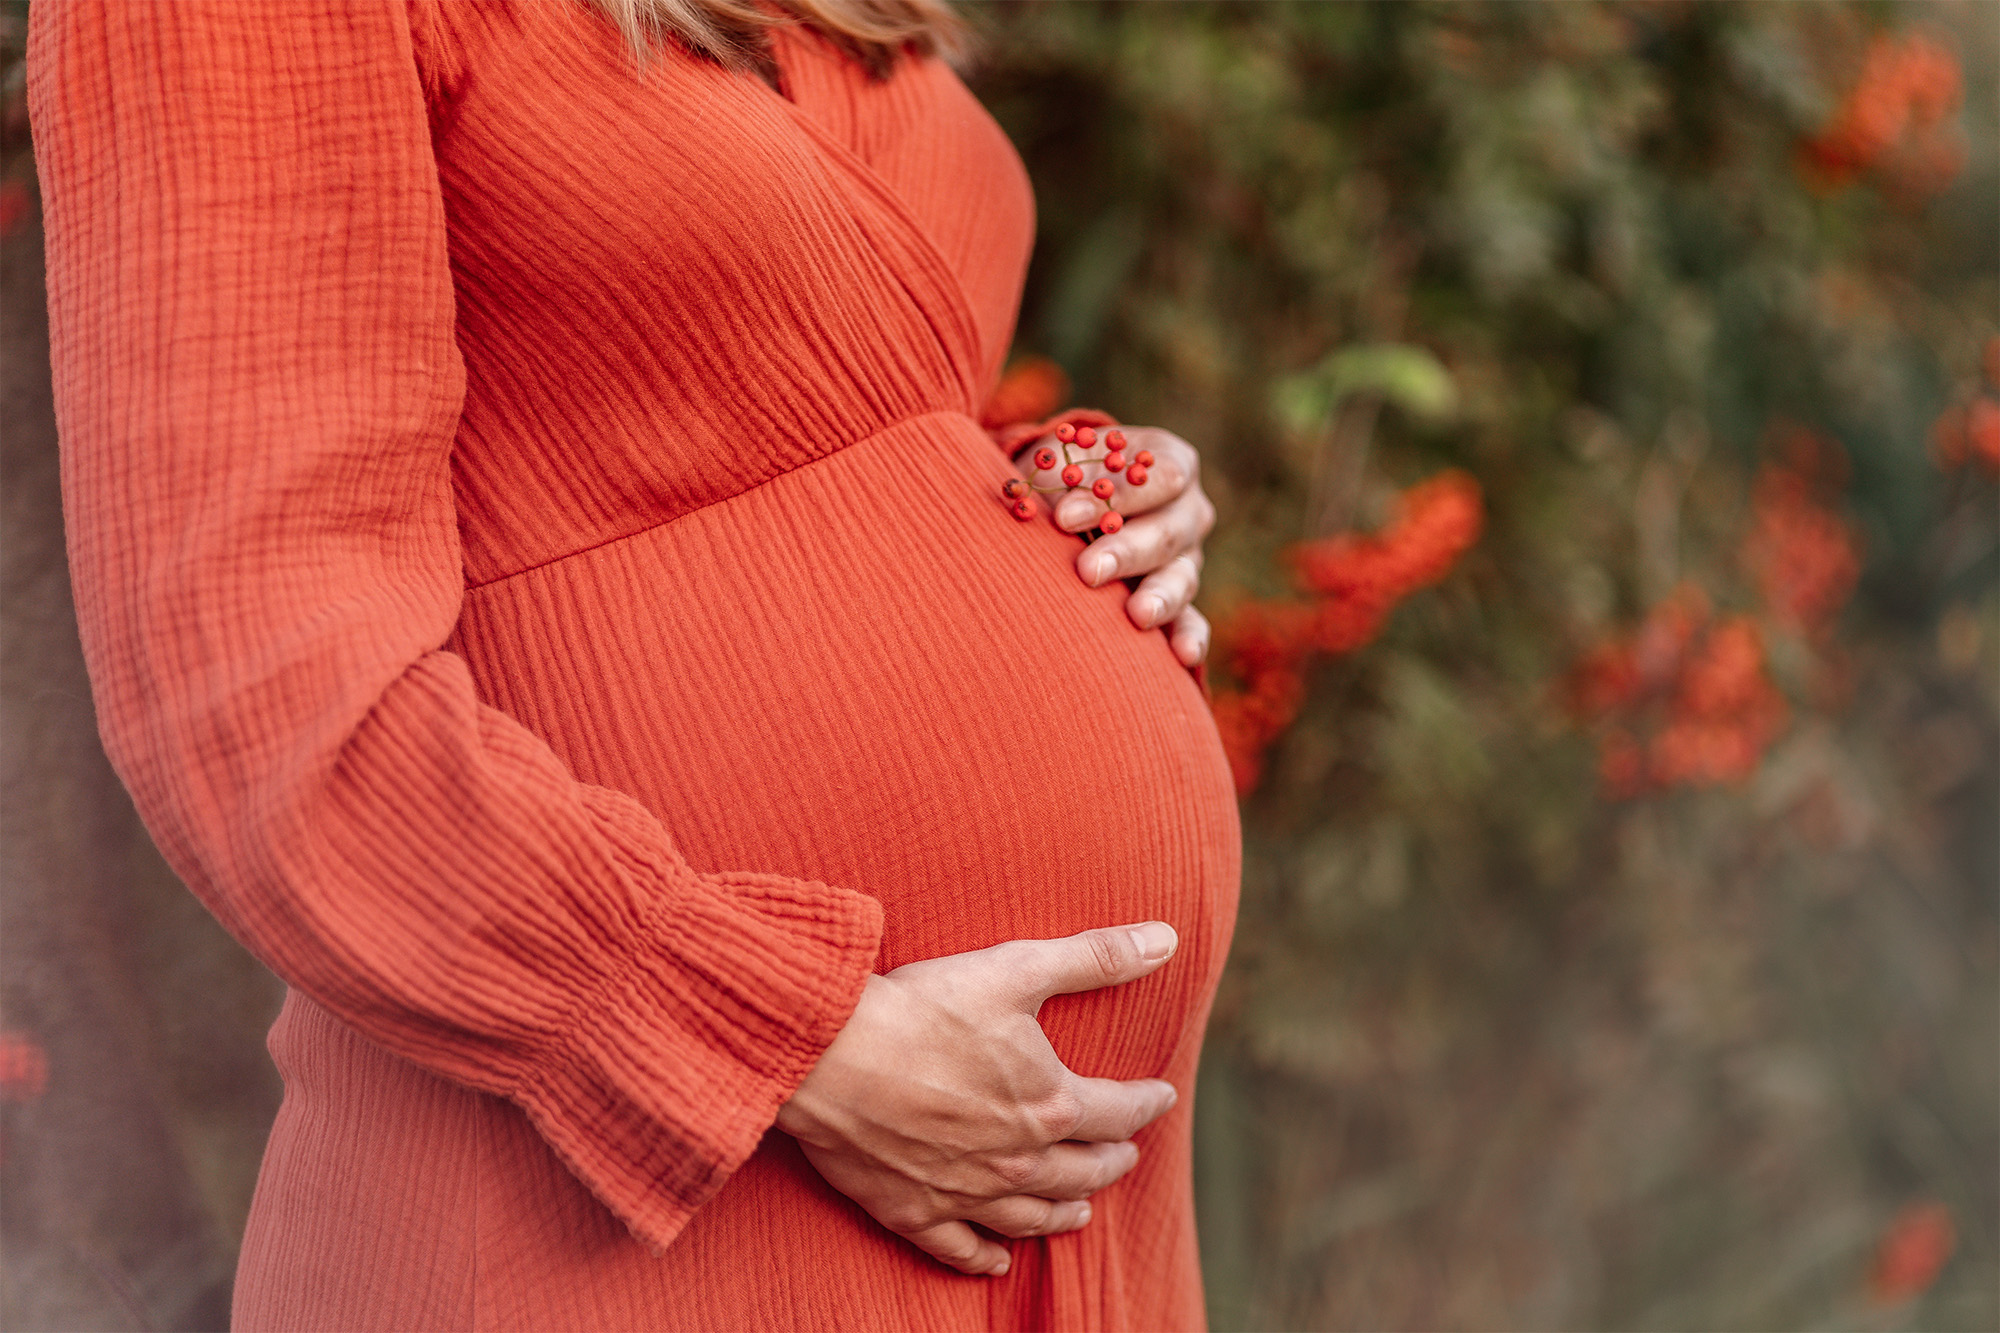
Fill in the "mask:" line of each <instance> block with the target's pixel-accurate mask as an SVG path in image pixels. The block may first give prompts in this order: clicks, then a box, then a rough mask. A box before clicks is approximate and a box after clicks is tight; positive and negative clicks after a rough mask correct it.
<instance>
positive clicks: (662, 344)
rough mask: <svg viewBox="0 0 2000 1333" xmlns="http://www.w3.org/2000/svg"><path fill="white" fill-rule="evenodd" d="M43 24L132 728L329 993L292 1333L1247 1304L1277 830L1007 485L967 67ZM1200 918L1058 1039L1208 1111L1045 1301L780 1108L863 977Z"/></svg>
mask: <svg viewBox="0 0 2000 1333" xmlns="http://www.w3.org/2000/svg"><path fill="white" fill-rule="evenodd" d="M32 15H33V18H32V24H33V33H32V42H31V50H30V70H31V73H30V79H31V98H32V112H33V116H34V124H35V131H36V140H37V151H38V153H39V155H40V162H41V167H42V172H43V182H44V190H45V193H46V199H47V217H48V225H49V231H48V237H49V239H48V245H49V259H50V275H49V276H50V288H51V293H52V295H51V306H52V312H53V317H54V338H55V358H56V380H57V393H58V399H57V401H58V406H59V411H60V420H61V426H62V432H63V449H64V458H63V465H64V477H65V482H66V497H67V503H68V517H69V521H70V525H71V526H70V544H71V545H70V549H71V557H72V565H73V569H74V573H75V581H76V593H77V601H78V608H79V612H80V615H81V620H82V626H83V633H84V638H85V644H86V648H87V651H88V654H89V661H90V667H91V672H92V677H93V681H94V684H95V686H96V689H97V699H98V706H99V709H100V716H101V723H102V728H103V732H104V736H105V738H106V741H107V744H108V745H109V747H110V750H111V753H112V755H113V758H114V760H115V762H116V764H117V765H118V768H119V771H120V772H121V773H122V774H123V776H124V777H125V779H126V781H127V782H128V783H129V785H130V786H131V789H132V792H133V794H134V796H135V798H136V799H137V801H138V804H139V808H140V809H141V811H142V812H143V813H144V815H145V817H146V819H147V822H148V823H149V825H150V826H151V828H152V829H153V831H154V833H155V834H156V835H157V837H158V839H159V841H160V843H161V845H162V847H163V848H164V849H165V850H166V852H167V854H168V856H169V857H170V858H171V859H172V861H173V863H174V864H175V866H176V867H177V868H178V869H179V870H180V872H181V873H182V874H183V875H184V876H185V877H186V878H187V880H188V882H189V883H190V884H191V885H192V886H193V887H194V888H195V890H196V891H197V892H198V893H200V894H201V895H202V897H203V898H204V899H205V900H206V901H207V902H208V904H209V905H210V906H211V907H212V908H213V909H214V910H215V912H216V913H217V915H218V916H220V917H221V919H222V920H223V921H224V922H225V923H226V924H227V925H228V927H229V928H230V929H231V930H232V931H233V932H234V933H235V934H236V936H237V937H238V938H240V939H241V940H243V941H244V942H245V943H246V944H248V945H249V946H250V947H251V948H252V949H254V950H255V951H256V952H257V953H258V955H259V956H260V957H262V958H263V959H265V960H266V961H267V962H268V963H269V964H270V966H271V967H272V968H273V969H275V970H276V971H277V972H278V973H279V974H280V975H281V976H283V977H284V978H285V980H286V981H287V982H288V983H289V984H290V986H291V988H292V989H291V993H290V998H289V999H288V1000H287V1002H286V1005H285V1009H284V1012H283V1015H282V1016H281V1017H280V1018H279V1020H278V1022H277V1025H276V1026H275V1027H274V1028H273V1029H272V1032H271V1039H270V1045H271V1051H272V1054H273V1056H274V1057H275V1058H276V1060H277V1063H278V1066H279V1068H280V1070H281V1071H282V1072H283V1075H284V1080H285V1100H284V1106H283V1110H282V1111H281V1112H280V1113H279V1116H278V1121H277V1125H276V1127H275V1129H274V1130H273V1131H272V1135H271V1141H270V1146H269V1149H268V1152H267V1154H266V1157H265V1160H264V1167H263V1173H262V1176H261V1177H260V1179H259V1182H258V1187H257V1196H256V1203H255V1206H254V1209H253V1211H252V1215H251V1219H250V1227H249V1234H248V1236H247V1238H246V1240H245V1245H244V1252H243V1262H242V1269H241V1273H240V1275H239V1279H238V1285H237V1293H236V1316H237V1322H238V1324H239V1325H240V1326H243V1327H249V1328H322V1329H420V1328H446V1327H450V1328H480V1329H489V1328H490V1329H513V1328H536V1329H592V1328H617V1329H682V1328H685V1329H721V1328H749V1327H757V1328H792V1327H797V1328H844V1329H869V1330H873V1329H893V1328H931V1329H972V1328H985V1327H991V1328H1135V1329H1164V1328H1174V1327H1187V1326H1194V1325H1198V1324H1199V1323H1200V1322H1201V1319H1202V1314H1201V1287H1200V1278H1199V1275H1198V1272H1197V1268H1196V1258H1195V1242H1194V1231H1193V1216H1192V1210H1191V1206H1190V1197H1189V1194H1190V1183H1189V1163H1188V1140H1189V1111H1190V1107H1191V1102H1192V1098H1191V1096H1190V1095H1189V1094H1191V1092H1192V1083H1193V1077H1194V1069H1195V1060H1196V1054H1197V1047H1198V1045H1199V1043H1200V1040H1201V1034H1202V1024H1203V1020H1204V1017H1205V1015H1206V1010H1207V1006H1208V1000H1209V996H1210V994H1211V992H1212V989H1213V986H1214V984H1215V981H1216V976H1217V972H1218V970H1219V969H1220V967H1221V963H1222V958H1223V953H1224V950H1225V947H1226V944H1227V937H1228V933H1229V924H1230V921H1231V917H1232V913H1233V911H1234V907H1235V896H1236V876H1237V854H1238V843H1237V827H1236V822H1235V820H1236V816H1235V805H1234V801H1233V798H1232V795H1231V790H1230V784H1229V778H1228V772H1227V769H1226V767H1225V765H1224V762H1223V757H1222V753H1221V750H1220V747H1219V745H1218V743H1217V739H1216V735H1215V730H1214V728H1213V726H1212V725H1211V723H1210V721H1209V718H1208V714H1207V711H1206V709H1205V708H1204V706H1203V703H1202V699H1201V697H1200V694H1199V691H1198V690H1197V688H1196V686H1195V684H1194V683H1193V681H1192V680H1190V678H1189V676H1188V674H1187V673H1186V672H1185V671H1183V670H1182V669H1181V668H1180V667H1179V666H1178V665H1177V664H1176V663H1175V661H1174V659H1173V657H1172V655H1171V653H1170V651H1169V649H1168V646H1167V642H1166V640H1165V638H1164V636H1162V635H1161V634H1159V633H1157V632H1152V633H1148V632H1142V631H1139V630H1136V629H1134V628H1133V627H1132V625H1131V624H1130V623H1129V622H1128V621H1127V620H1126V619H1125V616H1124V614H1123V611H1122V606H1123V600H1124V597H1125V592H1124V590H1123V589H1122V588H1120V587H1116V586H1114V587H1111V588H1108V589H1099V590H1095V591H1093V590H1091V589H1089V588H1086V587H1085V586H1084V585H1083V584H1082V583H1081V582H1080V581H1079V580H1078V578H1077V576H1076V574H1075V572H1074V570H1073V568H1072V562H1073V559H1074V556H1075V553H1076V550H1077V539H1075V538H1072V537H1068V536H1065V535H1063V534H1061V533H1059V532H1058V531H1056V530H1055V529H1054V528H1053V526H1051V525H1049V524H1048V523H1046V522H1037V523H1031V524H1023V523H1019V522H1016V521H1015V520H1014V519H1013V518H1012V517H1011V516H1010V515H1009V514H1008V512H1007V510H1006V509H1005V508H1004V507H1003V505H1002V504H1001V502H1000V501H999V499H998V496H997V487H998V485H999V483H1000V481H1001V480H1002V479H1003V478H1005V477H1006V476H1008V475H1009V465H1008V462H1007V459H1006V458H1005V456H1004V455H1003V454H1002V453H1000V452H999V451H998V450H997V449H995V447H994V445H993V443H992V441H991V439H990V438H989V437H988V436H987V435H986V434H985V433H984V432H983V431H982V430H981V429H980V428H979V426H978V425H977V424H976V422H975V419H974V418H975V414H976V412H977V410H978V407H979V405H980V403H981V401H982V399H983V398H984V396H985V394H986V393H987V392H988V391H989V390H990V388H991V385H992V382H993V380H994V378H995V373H996V367H997V365H998V363H999V360H1000V358H1001V357H1002V355H1003V353H1004V351H1005V349H1006V347H1007V344H1008V340H1009V336H1010V332H1011V326H1012V322H1013V318H1014V312H1015V306H1016V302H1017V300H1018V296H1019V290H1020V284H1021V280H1022V274H1023V270H1024V267H1025V264H1026V258H1027V253H1028V249H1029V244H1030V236H1031V230H1032V204H1031V199H1030V195H1029V191H1028V186H1027V182H1026V180H1025V178H1024V176H1023V173H1022V171H1021V169H1020V165H1019V163H1018V161H1017V160H1016V158H1015V157H1014V156H1013V153H1012V151H1011V149H1010V148H1009V147H1008V145H1007V143H1006V141H1005V139H1004V138H1003V137H1002V135H1001V133H1000V131H999V130H998V128H997V127H996V126H995V125H994V124H993V122H992V121H991V120H990V119H989V118H988V117H987V116H986V114H985V113H984V112H983V111H982V110H981V109H980V107H979V106H978V104H977V103H976V102H975V101H974V100H973V99H972V98H971V96H970V95H969V94H968V93H967V92H966V90H965V89H964V87H963V86H962V85H961V84H960V83H959V82H958V81H957V80H956V78H955V77H954V76H953V75H952V74H951V73H950V72H949V71H948V70H947V69H945V68H944V67H943V66H941V65H940V64H938V63H937V62H936V61H933V60H929V59H917V58H914V57H910V58H905V59H903V60H902V61H900V62H899V64H898V65H897V67H896V69H895V71H894V73H893V75H892V77H890V78H888V79H887V80H886V81H881V82H871V81H870V80H869V79H868V78H867V76H866V75H865V74H864V73H863V72H862V71H861V70H860V69H859V68H858V67H857V66H856V65H855V64H853V63H852V62H851V61H848V60H847V59H846V58H844V57H843V56H841V55H840V54H839V53H837V52H836V51H835V49H834V48H832V47H831V46H830V45H828V44H826V43H824V42H823V41H821V40H820V39H818V38H817V37H813V36H810V35H807V34H804V33H802V32H798V31H793V32H788V33H785V34H783V35H781V37H780V39H779V44H778V54H779V59H780V64H781V67H782V70H783V77H782V81H781V82H782V85H783V91H782V93H781V92H779V91H774V90H773V89H772V88H771V87H769V86H767V85H766V84H765V83H763V82H761V81H760V80H758V79H757V78H755V77H753V76H750V75H745V74H734V73H729V72H727V71H725V70H723V69H721V68H719V67H716V66H714V65H711V64H706V63H703V62H701V61H699V60H696V59H693V58H690V57H687V56H684V55H681V54H678V53H676V52H672V51H668V52H663V53H662V54H661V56H660V57H659V58H658V59H657V60H655V61H654V62H653V63H652V65H651V66H650V67H649V68H648V69H647V71H646V73H645V74H644V76H643V77H640V76H639V75H638V74H637V73H636V72H635V67H634V64H633V60H632V56H631V54H630V52H629V50H628V49H627V48H625V46H624V45H623V43H622V42H621V40H620V39H619V37H618V36H617V34H616V33H615V32H614V31H613V30H612V28H611V27H610V26H609V25H608V24H607V23H606V22H605V21H604V20H602V19H601V18H600V17H598V16H597V15H596V14H595V13H594V12H593V11H591V10H589V9H587V8H585V7H584V6H582V5H579V4H575V3H571V2H570V0H525V2H524V3H519V4H515V5H500V4H491V3H472V2H470V0H450V2H444V3H439V2H436V0H311V2H310V3H309V2H308V0H273V3H269V4H264V5H258V6H249V5H244V4H240V3H221V4H212V5H211V4H203V3H195V2H194V0H178V2H177V3H174V4H163V3H135V2H134V0H100V2H99V3H72V2H71V0H40V2H39V3H37V4H36V5H35V6H34V8H33V10H32ZM1147 918H1160V919H1164V920H1166V921H1170V922H1172V923H1173V924H1174V925H1176V926H1177V927H1179V929H1180V932H1181V938H1182V941H1183V943H1182V947H1181V950H1180V953H1179V955H1178V956H1177V957H1176V958H1175V959H1174V961H1173V962H1172V963H1171V964H1169V965H1168V966H1167V967H1166V968H1164V969H1163V970H1161V971H1160V972H1158V973H1157V974H1155V975H1153V976H1151V977H1149V978H1147V979H1146V980H1144V981H1140V982H1137V983H1135V984H1132V985H1129V986H1125V987H1121V988H1117V989H1112V990H1104V991H1098V992H1093V993H1089V994H1085V995H1078V996H1071V997H1063V998H1059V999H1057V1000H1055V1001H1053V1002H1051V1003H1050V1004H1049V1005H1048V1006H1047V1008H1046V1009H1045V1010H1044V1011H1043V1019H1044V1021H1045V1024H1046V1027H1047V1029H1048V1032H1049V1035H1050V1037H1051V1039H1052V1040H1053V1042H1054V1044H1055V1047H1056V1049H1057V1051H1058V1052H1059V1053H1060V1054H1061V1055H1062V1056H1063V1058H1064V1059H1065V1060H1066V1061H1067V1062H1068V1063H1069V1064H1070V1065H1071V1067H1072V1068H1075V1069H1076V1070H1078V1071H1079V1072H1082V1073H1087V1074H1093V1075H1104V1076H1108V1077H1114V1078H1135V1077H1142V1076H1152V1075H1159V1076H1164V1077H1166V1078H1169V1079H1171V1080H1173V1081H1174V1082H1175V1083H1176V1084H1177V1085H1178V1086H1179V1087H1180V1089H1181V1090H1182V1094H1183V1096H1182V1100H1181V1102H1180V1104H1179V1107H1178V1109H1176V1110H1175V1111H1174V1112H1173V1113H1172V1114H1170V1115H1169V1116H1167V1117H1166V1118H1164V1119H1163V1120H1161V1121H1160V1122H1158V1123H1157V1124H1155V1125H1153V1126H1151V1127H1149V1128H1148V1129H1147V1130H1145V1131H1144V1132H1143V1133H1142V1134H1141V1136H1140V1143H1141V1145H1142V1147H1143V1148H1144V1150H1145V1152H1144V1157H1143V1160H1142V1162H1141V1164H1140V1166H1139V1167H1138V1168H1137V1169H1136V1170H1135V1171H1134V1172H1133V1173H1132V1174H1131V1175H1130V1176H1128V1177H1127V1178H1126V1179H1125V1180H1123V1181H1121V1182H1120V1183H1118V1184H1117V1185H1115V1186H1113V1187H1112V1188H1110V1189H1109V1190H1107V1191H1105V1192H1104V1193H1103V1194H1101V1195H1100V1196H1099V1197H1098V1199H1097V1200H1096V1201H1095V1213H1096V1216H1095V1219H1094V1220H1093V1221H1092V1222H1091V1224H1090V1225H1089V1226H1088V1227H1087V1228H1086V1229H1085V1230H1083V1231H1082V1232H1080V1233H1077V1234H1073V1235H1066V1236H1060V1237H1056V1238H1053V1239H1047V1240H1035V1241H1020V1242H1015V1243H1014V1244H1013V1252H1014V1255H1015V1259H1014V1264H1013V1268H1012V1271H1011V1272H1010V1273H1009V1274H1008V1275H1007V1276H1006V1277H1005V1278H1002V1279H998V1280H991V1279H982V1278H971V1277H963V1276H959V1275H957V1274H954V1273H952V1272H950V1271H948V1270H947V1269H945V1268H943V1267H942V1266H940V1265H938V1264H936V1263H935V1262H933V1261H932V1260H930V1259H928V1258H926V1257H925V1256H924V1255H922V1254H920V1253H919V1252H918V1251H917V1250H915V1249H914V1248H912V1247H911V1246H910V1245H908V1244H907V1243H906V1242H904V1241H902V1240H901V1239H899V1238H897V1237H896V1236H894V1235H891V1234H889V1233H888V1232H886V1231H884V1230H883V1229H882V1228H881V1227H880V1226H878V1225H877V1224H876V1223H875V1222H874V1221H873V1220H871V1219H870V1218H869V1217H868V1216H867V1215H866V1214H865V1213H863V1212H862V1211H861V1210H860V1209H859V1208H858V1207H856V1206H855V1205H854V1204H853V1203H851V1202H850V1201H849V1200H847V1199H846V1198H845V1197H843V1196H842V1195H840V1194H838V1193H836V1192H835V1191H834V1190H832V1189H831V1188H829V1187H828V1186H827V1185H826V1184H825V1183H824V1181H822V1180H821V1179H820V1177H819V1176H818V1175H817V1174H816V1173H815V1172H814V1171H813V1170H812V1168H811V1167H810V1166H809V1165H808V1164H807V1163H806V1161H805V1160H804V1158H803V1157H802V1156H801V1155H800V1153H799V1151H798V1150H797V1148H796V1146H795V1145H794V1143H793V1142H792V1140H790V1139H789V1138H787V1137H786V1136H784V1135H782V1134H779V1133H777V1132H775V1131H771V1130H770V1128H769V1127H770V1125H771V1122H772V1120H773V1118H774V1116H775V1114H776V1112H777V1109H778V1107H779V1105H780V1104H781V1103H782V1102H783V1101H784V1100H785V1098H786V1097H788V1096H789V1095H790V1093H791V1091H792V1089H793V1088H794V1087H795V1086H796V1085H797V1084H798V1082H799V1080H800V1079H802V1078H803V1077H804V1076H805V1074H806V1072H807V1071H808V1070H809V1069H810V1068H811V1067H812V1065H813V1063H814V1061H815V1060H816V1059H817V1058H818V1056H819V1054H820V1052H821V1051H822V1050H823V1049H824V1048H825V1047H826V1045H827V1044H828V1042H830V1041H831V1040H832V1038H833V1036H834V1034H835V1033H836V1032H837V1031H838V1030H839V1029H840V1027H841V1025H842V1024H843V1023H844V1022H845V1021H846V1018H847V1016H848V1014H849V1012H850V1010H851V1009H852V1006H853V1004H854V1002H855V1000H856V998H857V996H858V994H859V991H860V987H861V985H862V982H863V979H864V978H865V976H866V975H867V974H868V973H869V971H870V970H871V969H874V970H879V971H887V970H889V969H891V968H894V967H897V966H899V965H901V964H903V963H907V962H910V961H912V960H915V959H921V958H930V957H934V956H937V955H942V954H951V953H958V952H961V951H964V950H968V949H977V948H982V947H984V946H987V945H990V944H993V943H996V942H998V941H1002V940H1007V939H1013V938H1021V937H1027V938H1045V937H1052V936H1060V935H1065V934H1069V933H1071V932H1073V931H1077V930H1081V929H1084V928H1087V927H1090V926H1097V925H1108V924H1115V923H1120V922H1126V921H1136V920H1144V919H1147Z"/></svg>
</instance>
